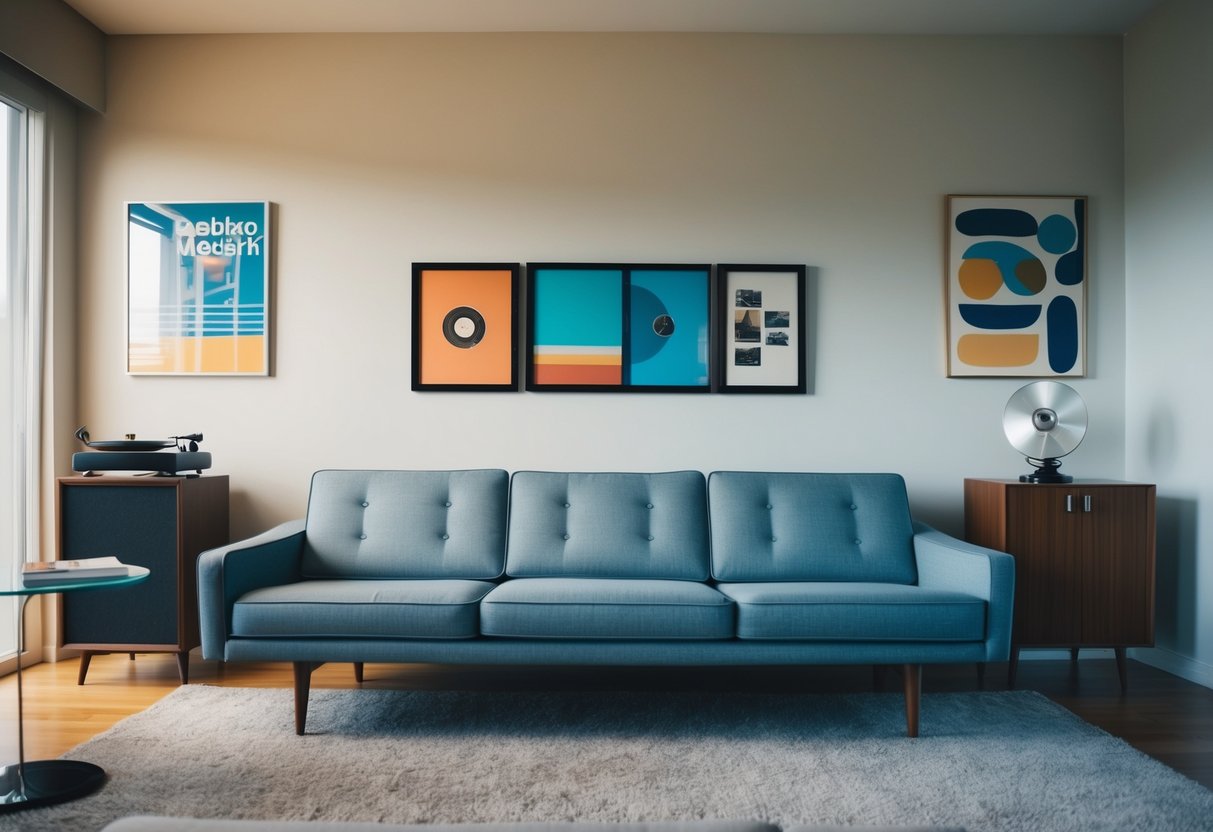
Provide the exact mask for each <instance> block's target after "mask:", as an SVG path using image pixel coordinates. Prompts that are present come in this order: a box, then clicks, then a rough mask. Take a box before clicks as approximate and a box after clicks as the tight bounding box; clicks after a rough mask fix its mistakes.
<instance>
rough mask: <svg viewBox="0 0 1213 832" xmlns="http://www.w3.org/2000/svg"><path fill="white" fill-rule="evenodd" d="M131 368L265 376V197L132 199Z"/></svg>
mask: <svg viewBox="0 0 1213 832" xmlns="http://www.w3.org/2000/svg"><path fill="white" fill-rule="evenodd" d="M126 220H127V287H126V291H127V349H126V369H127V372H128V373H129V374H131V375H252V376H265V375H269V335H270V333H269V321H270V318H269V313H270V309H269V299H270V291H269V290H270V250H269V242H270V234H269V224H270V206H269V203H268V202H130V203H127V205H126Z"/></svg>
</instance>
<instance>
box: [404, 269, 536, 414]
mask: <svg viewBox="0 0 1213 832" xmlns="http://www.w3.org/2000/svg"><path fill="white" fill-rule="evenodd" d="M520 273H521V265H520V264H519V263H414V264H413V333H412V344H413V355H412V371H413V372H412V389H413V390H415V391H424V390H441V391H464V392H480V393H485V392H517V390H518V333H519V329H520V327H519V324H518V306H519V304H518V283H519V275H520Z"/></svg>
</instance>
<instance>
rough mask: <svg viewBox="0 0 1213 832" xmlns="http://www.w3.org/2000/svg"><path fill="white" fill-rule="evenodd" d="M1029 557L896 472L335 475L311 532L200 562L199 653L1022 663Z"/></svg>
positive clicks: (317, 486)
mask: <svg viewBox="0 0 1213 832" xmlns="http://www.w3.org/2000/svg"><path fill="white" fill-rule="evenodd" d="M1013 590H1014V561H1013V559H1012V558H1011V557H1010V556H1008V555H1005V554H1002V553H999V552H995V551H993V550H989V549H984V548H981V547H978V546H973V545H970V544H967V543H964V542H963V541H960V540H957V539H955V538H953V537H949V536H947V535H945V534H942V533H940V532H938V531H935V530H933V529H930V528H928V527H926V526H923V525H921V524H916V523H914V522H913V521H912V520H911V517H910V510H909V501H908V499H907V496H906V489H905V483H904V481H903V480H902V478H901V477H900V476H897V475H895V474H810V473H758V472H741V471H718V472H715V473H712V474H711V475H710V476H709V477H707V478H705V477H704V476H703V474H701V473H700V472H698V471H677V472H669V473H656V474H642V473H557V472H538V471H520V472H517V473H515V474H514V475H513V476H512V477H510V476H509V475H508V474H507V473H506V472H505V471H500V470H474V471H340V470H328V471H319V472H317V473H316V474H315V475H314V476H313V479H312V485H311V493H310V496H309V499H308V509H307V517H306V519H304V520H299V521H294V522H290V523H286V524H283V525H281V526H278V527H277V528H275V529H272V530H270V531H268V532H266V533H264V534H262V535H260V536H258V537H254V538H251V539H249V540H245V541H241V542H238V543H233V544H231V545H228V546H224V547H222V548H219V549H213V550H211V551H209V552H205V553H203V555H202V556H201V558H200V559H199V562H198V595H199V608H200V615H201V625H202V653H203V656H204V657H205V658H208V659H222V660H225V661H262V662H264V661H287V662H292V663H293V665H294V678H295V729H296V732H297V733H300V734H302V733H303V732H304V727H305V723H306V718H307V701H308V690H309V686H310V679H311V673H312V671H313V670H314V669H315V667H317V666H319V665H320V664H323V663H325V662H352V663H354V666H355V670H356V673H357V674H358V677H359V678H361V668H362V663H364V662H434V663H440V664H443V663H445V664H526V665H554V664H576V665H662V666H670V665H682V666H690V665H697V666H698V665H712V666H717V665H719V666H738V665H805V664H872V665H890V664H891V665H901V666H903V668H904V673H903V677H904V681H905V708H906V728H907V733H908V734H909V736H912V737H913V736H917V735H918V722H919V696H920V690H921V669H922V665H923V664H932V663H943V662H975V663H983V662H988V661H1002V660H1006V658H1007V656H1008V652H1009V646H1010V633H1011V608H1012V594H1013Z"/></svg>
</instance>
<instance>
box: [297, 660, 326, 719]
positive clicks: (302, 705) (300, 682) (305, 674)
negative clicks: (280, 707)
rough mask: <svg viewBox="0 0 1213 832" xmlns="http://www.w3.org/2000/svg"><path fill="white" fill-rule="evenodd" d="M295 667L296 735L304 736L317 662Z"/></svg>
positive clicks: (300, 663) (302, 663)
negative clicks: (308, 702)
mask: <svg viewBox="0 0 1213 832" xmlns="http://www.w3.org/2000/svg"><path fill="white" fill-rule="evenodd" d="M294 666H295V733H296V734H298V735H299V736H303V727H304V726H305V725H306V724H307V695H308V693H309V692H310V691H311V689H312V671H313V670H315V669H316V668H318V667H320V665H319V664H317V663H316V662H294Z"/></svg>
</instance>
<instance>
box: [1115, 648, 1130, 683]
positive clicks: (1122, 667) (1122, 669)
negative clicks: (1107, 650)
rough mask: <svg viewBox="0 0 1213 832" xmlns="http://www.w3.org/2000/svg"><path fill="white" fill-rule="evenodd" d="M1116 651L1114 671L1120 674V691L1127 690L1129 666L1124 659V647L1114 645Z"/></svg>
mask: <svg viewBox="0 0 1213 832" xmlns="http://www.w3.org/2000/svg"><path fill="white" fill-rule="evenodd" d="M1113 649H1114V650H1115V651H1116V672H1117V674H1119V675H1120V692H1121V693H1128V692H1129V668H1128V666H1127V664H1126V659H1125V648H1123V647H1114V648H1113Z"/></svg>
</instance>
